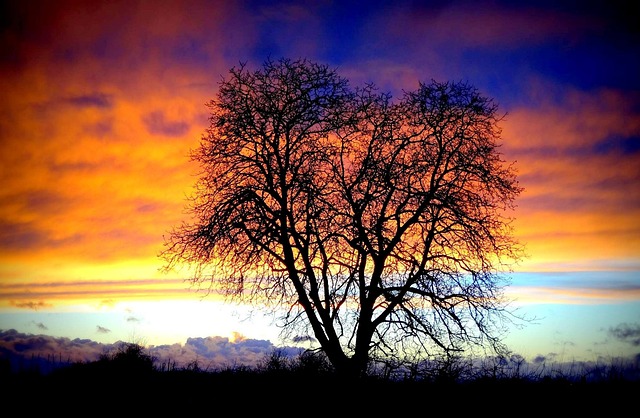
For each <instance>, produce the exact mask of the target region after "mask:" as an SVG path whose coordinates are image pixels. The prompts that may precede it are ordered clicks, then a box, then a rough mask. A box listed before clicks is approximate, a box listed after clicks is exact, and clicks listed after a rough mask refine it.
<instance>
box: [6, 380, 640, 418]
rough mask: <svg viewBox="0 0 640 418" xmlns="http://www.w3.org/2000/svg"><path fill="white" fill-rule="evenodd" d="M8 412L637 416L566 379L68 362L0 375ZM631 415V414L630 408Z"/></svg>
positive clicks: (597, 390) (629, 392)
mask: <svg viewBox="0 0 640 418" xmlns="http://www.w3.org/2000/svg"><path fill="white" fill-rule="evenodd" d="M0 399H2V400H3V405H4V406H5V408H4V409H5V410H13V411H21V412H19V413H16V414H15V415H14V416H19V415H26V416H33V415H35V414H41V413H46V414H51V413H56V414H57V413H64V414H65V415H70V416H87V415H88V416H101V417H102V416H109V415H116V416H145V417H146V416H148V415H149V414H157V413H161V414H162V415H163V416H164V415H167V414H169V415H177V416H185V414H205V415H206V416H217V415H220V414H222V413H224V414H229V413H233V414H234V415H235V414H237V415H239V416H247V415H248V414H250V415H253V414H261V413H269V414H270V415H271V414H272V413H277V414H279V415H281V416H284V417H289V416H327V417H342V416H353V414H356V415H357V416H360V415H362V414H365V415H367V416H387V415H389V416H390V415H402V416H438V417H458V416H463V415H467V414H478V415H480V416H487V415H489V416H492V417H493V416H510V417H511V416H513V417H517V416H523V417H528V416H539V415H548V416H562V417H578V416H597V415H600V416H605V417H618V416H626V415H629V416H637V415H634V414H637V413H638V410H639V409H638V408H639V405H640V382H628V381H619V382H613V381H612V382H599V383H572V382H569V381H566V380H547V381H537V382H530V381H526V380H501V381H477V382H469V383H448V384H445V383H440V384H437V383H425V382H391V381H381V380H364V381H352V382H348V381H344V380H341V379H338V378H336V377H334V376H300V375H297V374H295V373H290V372H286V373H273V374H268V373H265V374H256V373H241V372H231V371H230V372H220V373H206V372H197V371H176V372H155V371H154V372H150V371H145V370H143V371H135V372H131V371H127V372H123V371H121V370H90V369H89V368H76V369H73V368H71V369H68V370H64V371H59V372H57V373H51V374H49V375H39V374H36V373H33V374H29V373H20V374H12V375H5V376H2V384H1V386H0ZM634 411H635V412H634Z"/></svg>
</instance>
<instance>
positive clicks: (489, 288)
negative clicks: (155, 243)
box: [161, 59, 521, 377]
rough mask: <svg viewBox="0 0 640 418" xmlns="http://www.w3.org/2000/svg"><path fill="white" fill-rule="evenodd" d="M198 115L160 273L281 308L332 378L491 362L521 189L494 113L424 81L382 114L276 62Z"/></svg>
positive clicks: (385, 103) (515, 252)
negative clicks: (451, 358)
mask: <svg viewBox="0 0 640 418" xmlns="http://www.w3.org/2000/svg"><path fill="white" fill-rule="evenodd" d="M208 106H209V109H210V111H211V117H210V126H209V128H208V129H207V131H206V133H205V135H203V137H202V140H201V144H200V147H199V148H198V149H196V150H194V151H193V153H192V159H193V160H194V161H196V162H198V163H199V164H200V167H201V169H202V170H201V174H200V177H199V181H198V183H197V187H196V192H195V194H194V196H192V198H191V200H190V205H189V210H190V213H192V215H193V220H192V221H191V222H189V223H184V224H182V225H181V226H179V227H177V228H176V229H174V230H173V231H172V232H171V233H170V236H169V237H168V238H167V239H166V242H165V245H166V248H165V250H164V251H163V252H162V253H161V256H162V257H163V258H164V259H165V260H166V261H167V264H166V266H165V268H166V269H172V268H174V267H176V266H177V265H188V266H190V267H192V268H193V275H192V276H191V280H192V283H193V284H195V285H197V286H198V287H202V286H205V288H207V289H209V290H213V291H220V292H222V293H223V294H225V295H226V296H228V297H230V298H231V299H232V300H236V301H252V302H257V303H258V304H263V305H264V306H266V305H269V306H272V307H276V308H282V307H285V308H286V309H285V311H286V314H284V315H283V318H281V319H283V320H284V322H283V324H282V325H283V328H282V330H283V332H284V333H285V334H287V335H295V334H296V333H297V334H298V335H309V334H308V333H310V334H311V335H313V336H314V337H315V339H316V340H317V341H318V343H319V345H320V347H321V349H322V350H323V351H324V353H325V354H326V355H327V357H328V359H329V361H330V362H331V364H332V365H333V366H334V368H335V369H336V371H337V372H339V373H342V374H344V375H347V376H353V377H356V376H361V375H363V374H365V373H366V371H367V368H368V366H369V365H370V363H371V361H372V359H375V358H403V357H407V356H422V355H430V354H434V353H456V352H459V351H461V350H464V349H466V348H468V347H469V346H473V345H480V346H482V347H487V346H489V347H490V348H492V349H494V350H496V351H504V350H505V349H506V347H504V346H503V345H502V343H501V338H500V337H501V332H502V331H503V328H502V325H503V322H502V321H504V320H505V319H508V318H509V314H510V312H509V311H508V310H507V307H508V303H507V302H508V301H507V300H505V299H504V292H503V290H504V287H505V286H506V285H508V283H509V281H508V277H507V276H505V274H504V273H507V272H508V271H509V269H510V266H511V265H512V263H514V262H517V261H518V260H519V258H520V257H521V253H520V251H521V249H520V245H519V244H518V243H517V242H516V241H515V240H514V239H513V237H512V232H511V229H510V223H511V218H510V217H509V216H508V213H509V211H511V210H513V208H514V206H513V203H514V200H515V198H516V197H517V196H518V194H519V193H520V192H521V188H520V187H519V186H518V183H517V180H516V172H515V169H514V168H513V166H512V164H507V163H506V162H505V161H504V160H503V159H502V156H501V154H500V153H499V152H498V148H499V144H498V140H499V139H500V129H499V127H498V123H499V122H500V120H501V117H500V116H499V115H498V114H497V105H495V104H494V103H493V101H492V100H490V99H487V98H485V97H483V96H481V95H480V94H479V93H478V92H477V91H476V90H475V89H474V88H472V87H471V86H469V85H466V84H464V83H438V82H435V81H432V82H431V83H428V84H422V83H421V84H420V85H419V88H418V89H417V90H416V91H412V92H405V93H404V95H403V97H402V99H401V100H400V101H399V102H397V103H394V102H392V100H391V96H390V95H389V94H382V93H380V92H378V90H377V89H376V88H375V87H374V86H373V85H367V86H364V87H363V88H356V89H352V88H351V87H350V86H349V84H348V82H347V80H345V79H343V78H341V77H340V76H339V75H338V74H337V73H336V72H335V71H334V70H331V69H329V68H328V67H327V66H324V65H320V64H317V63H313V62H309V61H307V60H297V61H292V60H289V59H281V60H279V61H275V62H274V61H270V60H269V61H267V62H265V64H264V66H263V67H262V68H261V69H258V70H255V71H250V70H249V69H247V68H246V66H245V65H240V66H239V67H237V68H232V69H231V71H230V75H229V77H228V79H223V80H222V82H221V83H220V87H219V92H218V94H217V98H216V99H214V100H212V101H211V102H210V103H209V105H208ZM305 332H306V333H307V334H305ZM414 358H415V357H414Z"/></svg>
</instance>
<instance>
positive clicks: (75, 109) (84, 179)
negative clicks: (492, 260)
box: [0, 0, 640, 360]
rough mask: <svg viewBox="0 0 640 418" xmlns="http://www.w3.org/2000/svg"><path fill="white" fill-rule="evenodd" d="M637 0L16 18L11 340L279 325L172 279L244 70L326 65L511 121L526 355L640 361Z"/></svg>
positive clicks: (61, 12) (339, 4)
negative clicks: (218, 97) (166, 252)
mask: <svg viewBox="0 0 640 418" xmlns="http://www.w3.org/2000/svg"><path fill="white" fill-rule="evenodd" d="M624 4H626V2H618V1H601V2H576V1H571V2H563V1H530V2H512V1H468V2H467V1H393V2H392V1H389V2H383V1H368V2H364V1H363V2H350V1H317V2H312V1H306V2H296V1H290V2H286V1H204V0H203V1H135V0H126V1H104V2H99V1H67V0H63V1H33V0H18V1H16V0H9V1H3V2H2V4H1V6H0V22H1V26H0V92H1V93H2V95H1V96H0V97H1V98H0V147H1V148H0V149H1V152H0V185H1V187H0V330H8V329H15V330H17V331H19V332H23V333H30V334H45V335H49V336H54V337H68V338H83V339H89V340H93V341H97V342H103V343H110V342H114V341H118V340H123V341H131V340H136V341H139V342H143V343H145V344H149V345H158V344H171V343H184V341H186V339H187V338H189V337H195V338H203V337H213V336H221V337H227V338H229V339H230V340H231V341H236V340H241V339H242V338H241V337H244V338H251V339H264V340H269V341H271V342H273V343H274V344H289V342H287V341H279V340H278V329H277V328H276V327H275V326H272V325H270V323H269V320H268V318H262V316H260V315H257V316H254V317H252V318H250V319H246V312H247V311H246V309H245V308H243V307H240V306H234V305H229V304H224V303H223V302H222V301H221V300H220V299H218V297H217V296H214V295H210V296H208V297H206V298H204V299H202V296H203V295H202V294H199V293H196V292H194V291H192V290H190V289H189V287H188V283H185V282H184V279H186V278H188V277H187V276H186V273H184V272H180V271H176V272H172V273H169V274H165V273H161V272H160V271H159V270H160V268H161V267H162V266H163V261H162V260H161V259H160V258H159V257H158V254H159V252H160V251H161V250H162V248H163V235H166V234H167V232H168V231H169V230H170V229H171V228H172V227H173V226H176V225H178V224H179V223H180V221H181V220H183V219H186V216H187V215H186V214H185V212H184V207H185V203H186V201H185V197H186V196H188V195H189V194H190V193H191V188H192V186H193V184H194V182H195V180H196V177H195V175H196V172H197V168H198V167H197V166H195V165H194V163H191V162H190V161H189V158H188V153H189V151H190V150H191V149H192V148H194V147H196V146H197V145H198V142H199V139H200V135H201V134H202V133H203V131H204V129H205V128H206V126H207V116H208V115H207V108H206V106H205V103H206V102H208V101H209V100H211V99H212V98H214V96H215V94H216V91H217V86H218V82H219V81H220V79H221V77H224V76H226V75H227V73H228V71H229V69H230V68H231V67H233V66H237V65H238V64H239V63H240V62H247V63H248V65H249V66H250V67H252V68H257V67H259V66H261V65H262V64H263V62H264V61H265V60H266V59H268V58H274V59H278V58H280V57H287V58H294V59H295V58H307V59H310V60H312V61H316V62H321V63H325V64H328V65H329V66H330V67H332V68H335V69H336V70H337V71H338V73H339V74H340V75H341V76H344V77H346V78H348V79H349V80H350V82H351V84H352V85H354V86H355V85H362V84H364V83H366V82H373V83H375V84H376V85H377V86H379V87H380V88H381V89H382V90H384V91H389V92H391V93H392V94H393V95H394V96H396V97H398V96H399V95H401V94H402V90H403V89H406V90H413V89H415V88H416V87H417V86H418V82H419V81H425V82H428V81H430V80H431V79H434V80H437V81H447V80H452V81H459V80H463V81H466V82H468V83H470V84H472V85H473V86H475V87H476V88H478V90H479V91H480V92H481V93H482V94H484V95H486V96H488V97H491V98H493V99H494V100H495V102H496V103H497V104H498V105H499V109H500V110H501V111H502V112H504V113H505V114H506V117H505V119H504V121H503V122H502V124H501V126H502V129H503V132H502V143H503V146H502V152H503V153H504V158H505V159H506V160H508V161H515V162H516V167H517V169H518V173H519V181H520V185H521V186H522V187H524V189H525V191H524V192H523V193H522V195H521V196H520V198H519V199H518V201H517V205H518V207H517V209H516V211H515V212H514V216H515V217H516V223H515V227H516V236H517V239H518V240H519V241H520V242H522V243H523V244H525V245H526V252H527V254H528V256H527V258H525V259H524V260H522V262H521V263H520V264H519V265H518V266H517V267H516V271H515V273H514V274H513V275H512V278H513V285H512V286H511V287H509V288H508V293H509V295H511V296H513V298H514V306H515V307H517V308H519V309H521V312H522V313H524V314H527V315H533V316H536V317H538V320H537V321H535V322H534V323H531V324H529V325H527V326H526V327H525V328H524V329H520V330H515V329H514V331H513V333H512V334H511V335H510V336H509V338H508V340H507V342H508V343H509V344H510V345H511V346H512V348H513V349H514V351H516V352H519V353H521V354H523V355H525V356H527V357H529V358H533V357H534V356H544V357H545V358H549V359H557V360H568V359H573V358H578V359H595V358H597V357H599V356H604V357H607V356H619V355H624V356H628V355H635V354H637V353H640V48H639V45H640V32H639V30H638V29H637V28H638V27H639V25H640V23H639V19H638V17H639V16H638V13H637V12H635V11H633V10H632V9H630V8H629V7H630V6H629V7H627V6H624Z"/></svg>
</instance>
